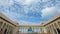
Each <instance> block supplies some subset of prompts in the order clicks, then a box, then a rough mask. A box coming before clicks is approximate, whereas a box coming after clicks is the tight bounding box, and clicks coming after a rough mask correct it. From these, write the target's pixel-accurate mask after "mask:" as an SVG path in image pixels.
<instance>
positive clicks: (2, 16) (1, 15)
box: [0, 12, 17, 26]
mask: <svg viewBox="0 0 60 34" xmlns="http://www.w3.org/2000/svg"><path fill="white" fill-rule="evenodd" d="M0 18H1V19H3V20H5V21H7V22H9V23H10V24H12V25H14V26H17V25H15V24H13V23H14V22H13V21H12V20H10V19H9V18H8V17H6V16H5V15H4V14H3V13H1V12H0Z"/></svg>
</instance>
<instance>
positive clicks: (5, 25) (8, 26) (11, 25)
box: [0, 13, 19, 34]
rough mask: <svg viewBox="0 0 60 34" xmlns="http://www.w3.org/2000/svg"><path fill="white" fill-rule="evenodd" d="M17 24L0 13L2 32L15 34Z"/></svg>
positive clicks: (0, 28) (3, 33)
mask: <svg viewBox="0 0 60 34" xmlns="http://www.w3.org/2000/svg"><path fill="white" fill-rule="evenodd" d="M18 30H19V29H18V24H17V23H15V22H13V21H12V20H10V19H9V18H7V17H6V16H5V15H3V14H2V13H0V31H2V32H1V33H2V34H15V33H17V32H18Z"/></svg>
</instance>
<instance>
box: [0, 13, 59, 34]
mask: <svg viewBox="0 0 60 34" xmlns="http://www.w3.org/2000/svg"><path fill="white" fill-rule="evenodd" d="M1 33H2V34H60V14H58V15H56V16H54V17H53V18H51V19H50V20H48V21H47V22H44V23H42V24H20V25H19V24H18V23H17V22H15V21H12V20H10V19H9V18H7V17H6V16H5V15H3V14H2V13H0V34H1Z"/></svg>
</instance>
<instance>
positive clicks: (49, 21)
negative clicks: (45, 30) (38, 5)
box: [43, 13, 60, 26]
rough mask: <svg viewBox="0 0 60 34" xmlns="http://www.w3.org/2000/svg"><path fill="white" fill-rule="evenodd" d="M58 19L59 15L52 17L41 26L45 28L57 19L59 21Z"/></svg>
mask: <svg viewBox="0 0 60 34" xmlns="http://www.w3.org/2000/svg"><path fill="white" fill-rule="evenodd" d="M59 18H60V13H59V14H57V15H56V16H54V17H53V18H51V19H49V20H48V21H47V22H45V23H44V24H43V25H44V26H45V25H47V24H49V23H51V22H54V21H55V20H57V19H59Z"/></svg>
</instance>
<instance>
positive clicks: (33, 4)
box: [0, 0, 60, 24]
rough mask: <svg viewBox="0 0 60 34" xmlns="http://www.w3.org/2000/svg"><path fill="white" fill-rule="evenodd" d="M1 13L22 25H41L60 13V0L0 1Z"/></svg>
mask: <svg viewBox="0 0 60 34" xmlns="http://www.w3.org/2000/svg"><path fill="white" fill-rule="evenodd" d="M0 12H2V13H3V14H5V15H6V16H7V17H8V18H10V19H11V20H13V21H17V22H18V23H20V24H40V23H42V22H44V21H48V20H49V19H50V18H52V17H53V16H54V15H56V14H58V13H60V0H0Z"/></svg>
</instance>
